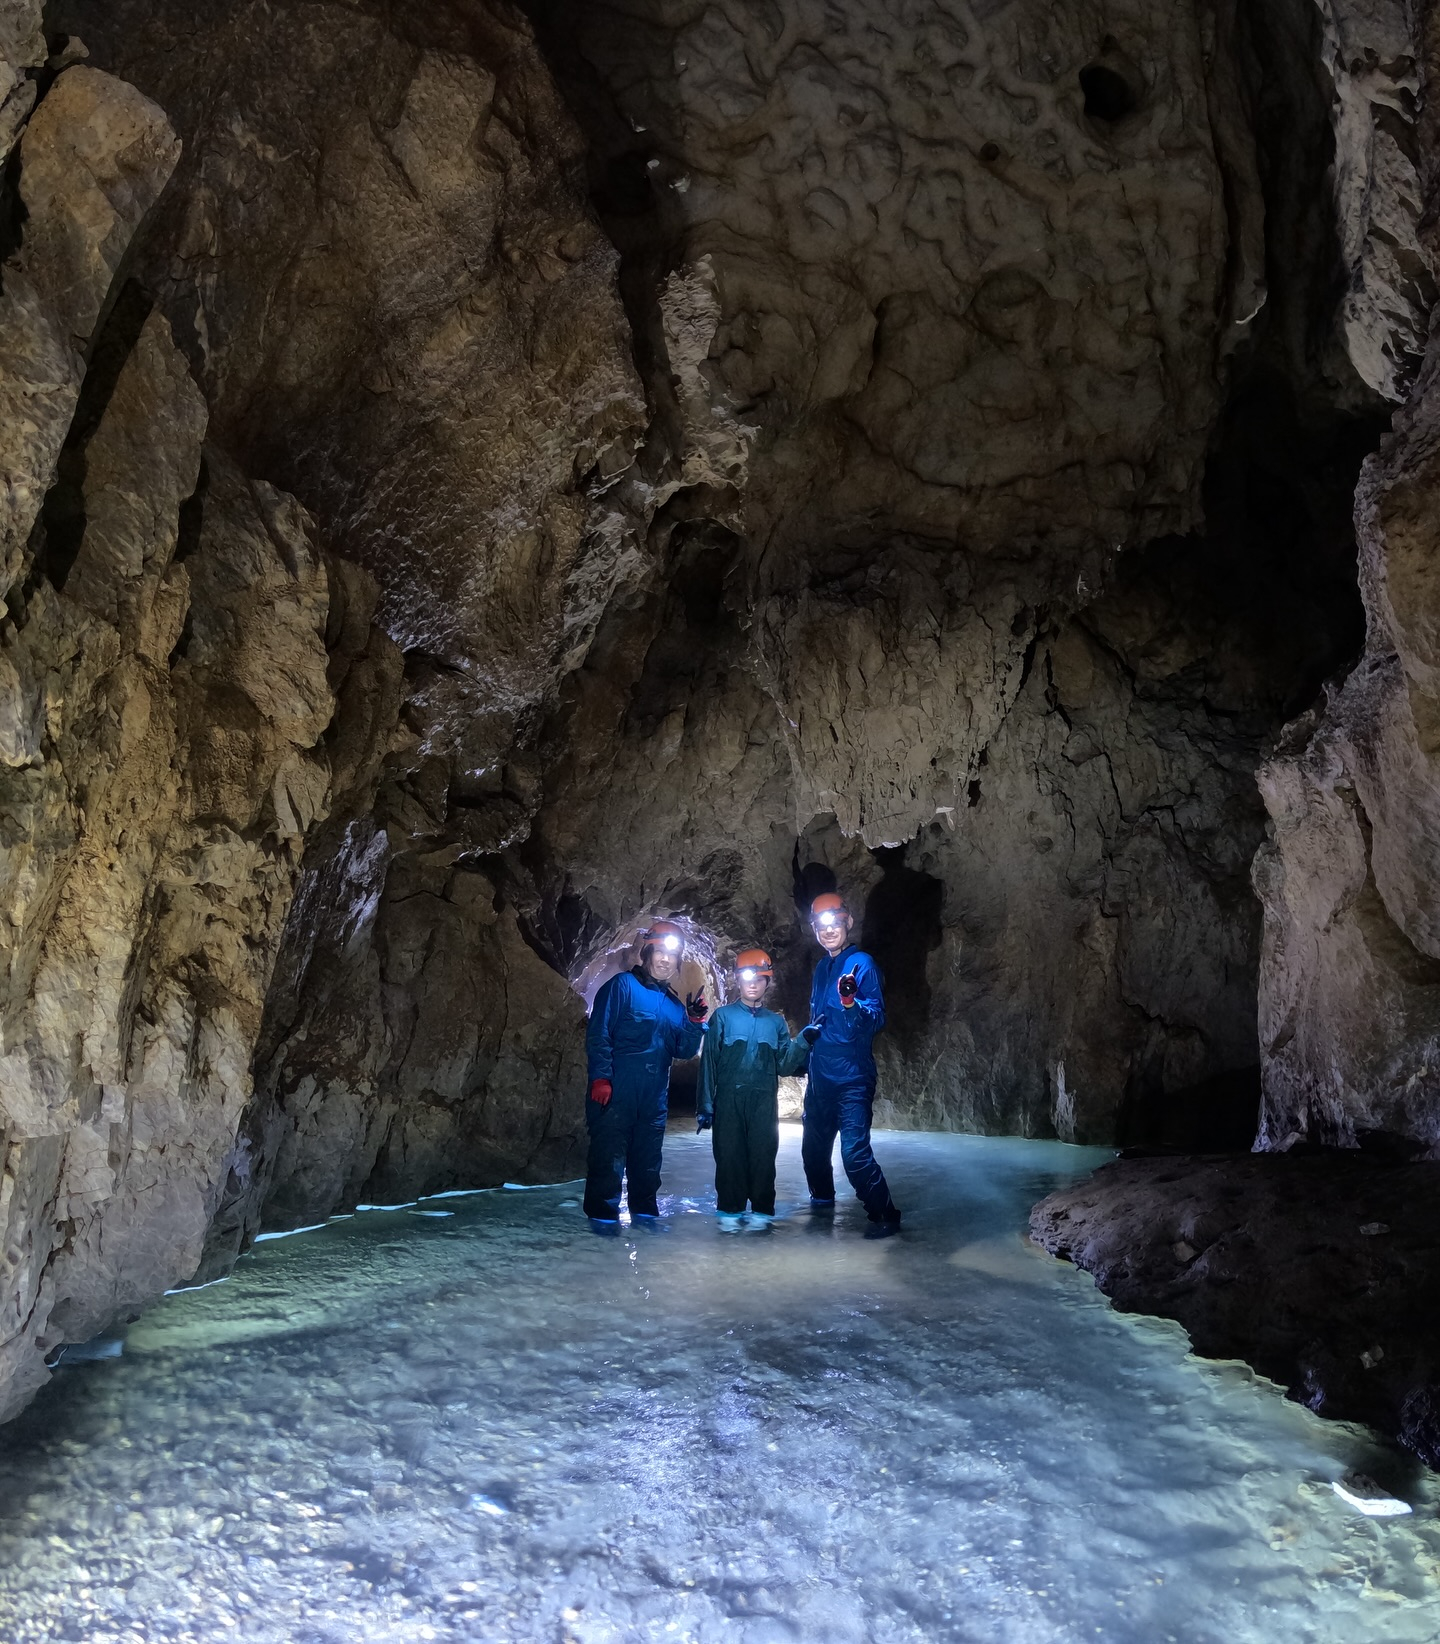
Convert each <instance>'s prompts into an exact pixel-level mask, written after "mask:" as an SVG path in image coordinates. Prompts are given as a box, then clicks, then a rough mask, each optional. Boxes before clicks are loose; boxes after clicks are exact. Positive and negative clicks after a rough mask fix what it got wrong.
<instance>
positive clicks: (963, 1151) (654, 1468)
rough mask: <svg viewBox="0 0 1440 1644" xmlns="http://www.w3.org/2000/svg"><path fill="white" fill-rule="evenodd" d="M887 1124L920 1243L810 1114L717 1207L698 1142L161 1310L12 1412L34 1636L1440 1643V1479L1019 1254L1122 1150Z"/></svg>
mask: <svg viewBox="0 0 1440 1644" xmlns="http://www.w3.org/2000/svg"><path fill="white" fill-rule="evenodd" d="M878 1145H879V1147H880V1149H881V1151H882V1153H883V1156H884V1158H885V1161H886V1167H887V1169H888V1170H889V1171H891V1173H892V1176H893V1178H894V1180H895V1181H896V1184H897V1191H898V1190H903V1192H904V1195H905V1202H906V1204H907V1207H909V1206H912V1205H913V1206H914V1208H915V1210H916V1212H917V1214H916V1217H915V1226H914V1227H913V1228H907V1231H906V1233H905V1234H904V1235H903V1236H902V1238H901V1239H899V1240H889V1241H882V1242H869V1241H867V1240H865V1239H864V1238H863V1236H862V1232H863V1228H864V1226H865V1223H864V1220H863V1212H862V1211H861V1210H860V1209H859V1207H858V1206H856V1205H854V1204H850V1203H846V1204H843V1205H842V1206H841V1207H840V1209H839V1211H838V1212H837V1213H835V1214H834V1215H833V1216H830V1217H825V1218H822V1219H819V1220H813V1219H812V1218H811V1217H810V1216H809V1215H808V1213H802V1212H801V1211H800V1210H799V1209H798V1206H799V1204H800V1203H802V1202H803V1193H804V1187H803V1178H802V1175H801V1171H800V1163H799V1157H798V1154H799V1147H798V1136H797V1133H796V1130H795V1128H794V1127H786V1130H785V1135H784V1140H783V1143H782V1149H781V1158H780V1208H781V1211H782V1220H781V1221H780V1222H779V1223H778V1224H777V1225H776V1226H775V1227H774V1228H773V1229H771V1230H770V1231H768V1232H765V1233H746V1234H742V1235H740V1236H739V1237H735V1236H728V1237H727V1236H722V1235H721V1234H720V1233H718V1232H717V1230H716V1227H715V1223H714V1218H713V1216H712V1215H711V1214H710V1210H711V1208H712V1206H713V1197H712V1196H711V1195H710V1192H709V1186H710V1175H711V1161H710V1152H709V1147H708V1145H707V1142H706V1139H705V1138H702V1137H696V1136H693V1135H685V1134H680V1133H679V1131H678V1129H677V1130H676V1131H672V1134H671V1136H670V1138H669V1140H668V1142H667V1152H666V1167H665V1175H666V1184H665V1192H664V1195H663V1196H662V1199H661V1206H662V1210H663V1212H664V1220H663V1221H662V1222H661V1224H660V1226H659V1228H658V1229H657V1230H655V1231H646V1230H644V1229H642V1228H632V1227H630V1226H629V1225H628V1224H627V1225H625V1226H623V1227H622V1229H621V1232H620V1233H619V1235H618V1236H615V1237H612V1238H604V1239H601V1238H596V1237H594V1236H593V1235H591V1234H590V1233H589V1232H588V1230H587V1229H586V1226H585V1224H584V1222H583V1221H582V1220H581V1218H580V1216H579V1213H578V1209H577V1206H576V1185H575V1184H559V1185H556V1186H550V1187H539V1188H528V1189H495V1190H490V1191H486V1192H481V1193H475V1194H452V1195H445V1196H442V1197H438V1198H431V1199H425V1200H421V1201H420V1202H418V1203H416V1204H414V1205H410V1206H405V1207H400V1208H395V1209H390V1210H383V1211H381V1210H376V1211H368V1212H361V1213H358V1214H356V1215H353V1216H348V1217H340V1218H336V1219H334V1220H332V1221H331V1222H329V1223H328V1224H326V1225H325V1226H323V1227H321V1228H319V1229H318V1230H314V1231H311V1232H306V1233H303V1234H301V1235H299V1236H294V1237H279V1238H276V1239H273V1240H271V1241H269V1242H267V1243H265V1244H264V1245H261V1246H260V1247H258V1248H257V1250H256V1251H254V1252H253V1253H252V1254H251V1255H249V1256H247V1257H245V1258H243V1259H242V1260H241V1262H240V1264H239V1265H238V1266H237V1268H236V1269H235V1272H234V1274H233V1276H232V1277H231V1278H230V1279H229V1280H228V1281H226V1282H224V1283H221V1284H216V1285H211V1286H209V1287H207V1288H205V1289H201V1290H194V1291H188V1292H185V1293H182V1294H177V1295H173V1296H171V1297H169V1298H168V1299H167V1300H166V1301H165V1302H163V1303H162V1304H161V1305H159V1306H158V1307H156V1308H155V1309H154V1310H152V1311H151V1312H150V1313H148V1314H147V1315H146V1316H145V1318H144V1319H142V1320H141V1321H140V1322H139V1323H138V1324H136V1325H134V1326H132V1327H131V1329H130V1330H129V1332H128V1336H127V1338H126V1340H125V1344H124V1351H123V1354H121V1355H119V1356H111V1357H108V1358H104V1359H99V1360H96V1361H93V1362H89V1363H83V1364H79V1365H76V1366H75V1367H74V1368H73V1369H67V1370H64V1371H62V1372H61V1374H60V1376H59V1377H58V1378H57V1381H56V1382H55V1383H54V1384H53V1385H52V1386H51V1387H49V1388H48V1389H46V1390H45V1391H44V1392H43V1393H42V1395H41V1396H40V1398H39V1399H38V1401H37V1402H36V1404H35V1405H34V1406H33V1407H32V1408H31V1410H30V1411H29V1412H28V1413H27V1414H26V1415H24V1416H23V1417H21V1418H20V1420H19V1421H18V1422H17V1423H16V1424H15V1425H14V1426H13V1427H12V1428H10V1429H9V1430H8V1432H7V1443H6V1446H5V1449H4V1451H3V1453H0V1619H3V1622H4V1628H3V1630H4V1633H5V1636H6V1638H7V1639H10V1640H13V1641H14V1644H39V1641H40V1640H45V1639H51V1638H55V1637H58V1636H64V1637H83V1638H87V1639H93V1640H99V1639H101V1638H102V1637H111V1638H119V1637H122V1636H143V1637H148V1638H184V1639H189V1640H192V1641H194V1644H210V1641H212V1640H218V1639H222V1638H234V1637H243V1638H245V1639H246V1640H248V1641H251V1644H295V1641H296V1640H298V1639H305V1640H311V1639H314V1640H321V1639H327V1640H328V1639H339V1638H342V1637H343V1638H364V1639H366V1640H371V1641H377V1644H400V1641H402V1640H403V1641H407V1644H408V1641H418V1640H427V1641H428V1640H431V1639H437V1638H439V1639H454V1640H473V1639H479V1638H484V1639H485V1640H486V1641H487V1644H533V1641H534V1640H536V1639H541V1638H561V1639H571V1640H584V1641H587V1644H600V1641H602V1640H614V1641H619V1640H629V1639H651V1638H655V1639H664V1638H676V1639H682V1640H691V1641H693V1644H698V1641H700V1640H711V1639H722V1638H723V1639H737V1640H740V1641H742V1644H764V1641H769V1640H780V1639H785V1640H791V1641H800V1644H820V1641H822V1640H823V1641H824V1644H834V1641H836V1640H841V1641H848V1644H860V1641H861V1640H866V1639H877V1638H884V1639H887V1640H892V1641H895V1644H922V1641H923V1644H935V1641H937V1640H944V1641H955V1644H978V1641H979V1640H982V1639H983V1640H987V1641H989V1640H994V1639H1014V1640H1021V1639H1023V1640H1025V1641H1026V1644H1074V1641H1075V1640H1076V1639H1080V1638H1104V1639H1108V1640H1111V1641H1115V1644H1197V1641H1200V1640H1207V1639H1214V1638H1224V1639H1226V1640H1228V1641H1230V1644H1262V1641H1263V1644H1269V1641H1270V1640H1272V1639H1275V1638H1305V1639H1307V1640H1310V1641H1311V1644H1351V1641H1352V1640H1354V1639H1356V1638H1365V1639H1367V1640H1370V1641H1372V1644H1429V1640H1431V1639H1432V1638H1433V1605H1432V1603H1431V1598H1430V1594H1431V1591H1432V1589H1430V1588H1429V1587H1428V1586H1427V1584H1426V1582H1427V1577H1426V1571H1427V1569H1428V1568H1430V1567H1431V1565H1432V1564H1433V1560H1434V1557H1435V1553H1436V1545H1435V1530H1434V1521H1433V1511H1432V1513H1431V1515H1430V1516H1425V1515H1424V1513H1423V1510H1424V1509H1432V1510H1433V1507H1435V1506H1437V1505H1440V1495H1437V1486H1436V1483H1435V1480H1434V1478H1433V1477H1431V1476H1429V1475H1424V1476H1422V1474H1421V1470H1420V1469H1419V1468H1418V1467H1416V1466H1410V1467H1407V1465H1406V1464H1405V1463H1404V1462H1403V1461H1401V1460H1400V1459H1399V1458H1397V1457H1396V1456H1395V1455H1394V1454H1392V1453H1389V1452H1386V1451H1384V1450H1382V1449H1381V1448H1380V1447H1379V1446H1378V1445H1376V1444H1375V1443H1374V1442H1373V1441H1372V1440H1370V1439H1369V1438H1367V1437H1366V1436H1365V1435H1364V1434H1363V1432H1361V1431H1360V1430H1359V1429H1357V1428H1353V1427H1348V1426H1344V1425H1341V1424H1336V1423H1328V1422H1323V1421H1321V1420H1320V1419H1319V1418H1318V1417H1316V1416H1313V1415H1312V1414H1311V1413H1310V1412H1309V1411H1307V1410H1305V1409H1303V1408H1302V1407H1300V1406H1299V1405H1296V1404H1292V1403H1287V1402H1286V1401H1284V1400H1283V1399H1282V1398H1281V1397H1280V1394H1279V1392H1278V1390H1277V1389H1275V1388H1274V1387H1273V1386H1272V1385H1271V1384H1269V1383H1266V1382H1263V1381H1261V1380H1258V1379H1257V1378H1255V1377H1253V1376H1252V1375H1251V1374H1250V1373H1249V1372H1248V1371H1246V1370H1244V1369H1243V1368H1241V1367H1239V1366H1236V1365H1233V1364H1214V1363H1208V1362H1205V1361H1200V1360H1196V1359H1195V1358H1193V1357H1192V1356H1191V1355H1189V1353H1188V1352H1187V1350H1186V1341H1185V1338H1184V1336H1183V1334H1182V1332H1181V1331H1180V1330H1179V1328H1178V1327H1176V1326H1174V1325H1167V1324H1163V1323H1157V1322H1155V1321H1149V1320H1143V1319H1138V1318H1135V1317H1127V1316H1124V1315H1120V1314H1117V1313H1115V1312H1113V1311H1112V1310H1111V1309H1110V1308H1109V1306H1108V1305H1107V1304H1106V1303H1105V1301H1104V1299H1103V1298H1102V1297H1101V1296H1100V1295H1099V1294H1098V1293H1097V1292H1096V1291H1095V1290H1094V1289H1093V1287H1092V1286H1091V1284H1090V1283H1089V1281H1088V1279H1087V1278H1086V1277H1085V1276H1084V1275H1082V1274H1081V1273H1079V1272H1077V1271H1076V1270H1075V1269H1074V1268H1072V1267H1070V1266H1069V1265H1068V1264H1065V1263H1060V1262H1055V1261H1053V1260H1051V1259H1050V1258H1048V1257H1045V1256H1043V1255H1041V1254H1039V1253H1037V1252H1036V1250H1035V1249H1034V1247H1033V1246H1029V1245H1028V1244H1027V1243H1026V1242H1025V1241H1024V1240H1023V1239H1022V1237H1021V1233H1022V1229H1023V1228H1024V1225H1025V1220H1026V1215H1027V1212H1028V1209H1029V1206H1030V1205H1031V1204H1032V1202H1033V1201H1034V1200H1035V1199H1036V1198H1037V1197H1038V1196H1040V1195H1042V1194H1044V1193H1046V1192H1048V1191H1051V1190H1052V1189H1054V1188H1056V1187H1059V1186H1062V1185H1064V1184H1066V1183H1068V1182H1072V1181H1076V1180H1078V1179H1079V1178H1081V1177H1083V1176H1084V1175H1086V1174H1087V1173H1088V1172H1089V1171H1090V1170H1091V1169H1092V1168H1093V1167H1094V1165H1095V1164H1096V1163H1098V1162H1099V1160H1100V1158H1101V1157H1103V1155H1102V1154H1101V1153H1100V1152H1099V1151H1098V1150H1095V1149H1081V1148H1075V1147H1067V1146H1064V1145H1062V1144H1059V1143H1054V1142H1033V1141H1032V1142H1022V1141H1011V1140H1003V1139H997V1138H981V1137H965V1136H953V1135H952V1136H941V1135H927V1134H919V1133H913V1132H887V1133H884V1134H882V1135H881V1136H880V1137H879V1138H878ZM141 1434H143V1435H144V1442H143V1443H141V1442H137V1440H138V1436H139V1435H141ZM1355 1468H1359V1469H1360V1470H1362V1471H1365V1472H1368V1473H1370V1474H1372V1475H1374V1476H1376V1477H1378V1478H1379V1479H1380V1480H1381V1482H1382V1483H1384V1484H1385V1486H1386V1487H1387V1488H1389V1489H1392V1490H1396V1491H1398V1492H1399V1493H1401V1494H1403V1495H1405V1496H1406V1497H1407V1499H1409V1500H1411V1501H1413V1502H1415V1503H1416V1505H1417V1506H1419V1507H1420V1508H1422V1512H1421V1513H1417V1514H1415V1515H1414V1516H1413V1517H1411V1518H1408V1519H1404V1520H1394V1521H1390V1522H1388V1523H1384V1524H1377V1523H1376V1522H1374V1521H1371V1520H1368V1519H1363V1518H1360V1517H1358V1516H1357V1515H1356V1514H1355V1513H1354V1512H1353V1511H1352V1510H1351V1509H1350V1508H1348V1507H1347V1506H1345V1504H1344V1503H1343V1502H1342V1501H1341V1500H1339V1498H1337V1496H1336V1495H1335V1494H1334V1493H1333V1491H1332V1489H1331V1488H1330V1486H1331V1482H1332V1481H1333V1480H1335V1479H1337V1478H1340V1477H1341V1476H1343V1475H1344V1474H1345V1473H1347V1472H1348V1471H1350V1470H1352V1469H1355ZM1376 1592H1383V1593H1385V1595H1386V1601H1385V1602H1384V1603H1376V1602H1375V1601H1374V1598H1373V1594H1375V1593H1376ZM57 1629H59V1630H57Z"/></svg>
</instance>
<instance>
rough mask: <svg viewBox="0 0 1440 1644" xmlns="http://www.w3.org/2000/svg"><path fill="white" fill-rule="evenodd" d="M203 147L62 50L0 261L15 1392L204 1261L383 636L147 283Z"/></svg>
mask: <svg viewBox="0 0 1440 1644" xmlns="http://www.w3.org/2000/svg"><path fill="white" fill-rule="evenodd" d="M49 61H50V68H49V70H48V71H47V73H49V74H51V75H53V74H54V73H55V59H54V58H53V57H52V58H51V59H50V60H49ZM28 66H30V67H32V68H33V67H35V66H36V65H35V64H34V63H33V62H32V63H31V64H30V65H28ZM36 83H37V82H36V81H34V80H32V81H31V86H32V91H33V88H34V86H35V84H36ZM178 154H179V142H178V140H177V138H176V136H175V133H174V131H173V129H172V128H171V127H170V125H169V123H168V121H167V120H166V118H165V116H164V114H163V113H162V111H161V110H160V109H159V108H158V107H157V106H156V105H155V104H154V103H152V102H151V101H149V100H148V99H147V98H145V97H144V96H143V95H142V94H141V93H139V92H138V91H137V90H136V89H135V88H134V87H133V86H130V85H127V84H125V83H124V82H123V81H120V80H117V79H115V78H113V77H112V76H110V75H107V74H104V73H100V72H98V71H96V70H95V69H93V68H91V67H88V66H85V65H84V64H83V63H81V64H79V65H78V66H65V65H63V64H62V65H61V67H60V71H59V73H58V77H56V78H54V79H53V83H50V84H49V85H48V88H47V89H45V92H44V95H43V96H42V97H41V98H40V100H39V102H38V104H37V105H36V107H35V112H34V114H33V115H32V117H31V118H30V120H29V123H28V124H27V125H26V126H25V128H24V131H23V133H22V135H21V138H20V142H19V152H18V156H17V158H18V185H17V186H18V195H19V201H18V203H19V208H20V209H19V213H18V217H19V243H18V245H17V246H15V248H14V249H13V250H12V252H11V255H10V257H9V258H8V259H7V261H6V262H5V265H4V268H3V271H0V274H3V298H0V302H3V318H0V327H3V338H4V341H3V348H4V367H3V372H0V381H3V384H4V393H5V395H6V397H7V404H6V405H5V407H4V413H5V414H4V415H3V416H0V441H3V442H4V443H3V453H4V456H3V461H4V469H5V474H6V479H7V487H6V491H5V498H4V506H5V518H4V529H5V556H6V558H5V573H6V579H5V590H4V603H5V614H4V620H3V625H0V688H3V706H0V725H3V733H0V908H3V912H4V919H3V923H0V958H3V992H0V1125H3V1131H0V1149H3V1170H4V1175H3V1188H0V1222H3V1228H4V1241H3V1252H4V1254H3V1283H4V1293H5V1304H4V1313H3V1315H0V1416H3V1415H4V1414H8V1413H10V1412H11V1411H13V1410H14V1409H15V1408H17V1407H18V1405H19V1404H20V1403H22V1402H23V1401H24V1400H25V1399H26V1398H27V1397H28V1396H29V1395H30V1394H31V1393H32V1392H33V1391H34V1389H35V1387H36V1386H37V1385H39V1383H40V1382H41V1381H42V1380H43V1379H44V1377H45V1374H46V1370H45V1362H46V1355H47V1353H48V1352H49V1351H50V1350H51V1349H53V1348H55V1347H57V1346H58V1345H59V1344H60V1343H61V1342H64V1341H79V1340H85V1339H86V1338H88V1337H89V1336H91V1335H92V1334H94V1333H95V1332H96V1331H97V1330H99V1329H101V1328H103V1327H105V1326H107V1325H109V1324H110V1323H112V1322H113V1321H114V1320H115V1319H117V1318H123V1317H129V1316H133V1315H134V1313H135V1312H136V1311H138V1310H139V1309H140V1308H142V1307H143V1306H144V1305H146V1304H147V1303H148V1302H150V1301H152V1300H153V1299H154V1298H155V1297H156V1296H158V1295H159V1294H160V1293H161V1292H162V1291H163V1290H164V1289H166V1288H167V1287H168V1286H170V1285H173V1284H175V1283H177V1282H181V1281H183V1280H185V1279H187V1278H188V1277H189V1276H190V1275H191V1274H192V1273H193V1272H194V1270H195V1268H196V1266H197V1264H198V1262H199V1260H200V1255H201V1251H202V1248H203V1244H204V1239H205V1235H206V1230H207V1228H208V1226H209V1223H210V1220H211V1218H212V1216H213V1214H214V1212H215V1209H216V1206H217V1204H218V1202H219V1197H220V1191H221V1188H222V1186H223V1184H224V1181H225V1176H226V1160H227V1157H228V1155H229V1153H230V1150H231V1148H232V1146H233V1143H234V1139H235V1133H236V1128H237V1125H238V1123H239V1120H240V1115H241V1112H242V1110H243V1109H244V1106H245V1103H246V1100H247V1097H248V1095H249V1093H250V1090H251V1071H250V1070H251V1059H252V1055H253V1052H254V1048H255V1044H256V1040H257V1038H258V1036H259V1031H260V1025H261V1017H262V1013H263V1008H264V1001H265V997H266V992H267V989H268V986H269V983H270V976H271V970H272V967H273V964H274V960H275V955H276V952H277V951H278V948H279V945H280V935H281V931H282V928H283V926H284V922H285V918H286V914H287V912H288V910H289V904H290V897H291V893H292V890H293V887H294V884H295V879H296V874H297V870H298V866H299V862H300V858H301V854H302V851H303V847H304V842H305V838H306V836H307V834H309V833H310V832H311V831H312V830H313V828H314V826H315V824H316V823H317V821H319V820H320V819H322V818H323V817H324V815H325V814H326V809H327V806H328V804H329V801H330V796H331V787H332V777H333V776H334V775H336V774H337V771H338V774H342V775H343V769H344V755H345V748H346V745H347V742H348V741H353V739H354V737H355V735H356V734H357V731H358V730H359V727H358V726H357V725H356V724H354V723H352V721H353V719H354V716H353V715H350V716H347V715H345V714H343V713H342V714H340V715H339V716H337V699H336V690H337V688H341V687H342V686H343V685H344V683H345V682H346V678H347V676H348V675H351V674H354V673H355V672H357V671H360V670H363V668H364V667H365V665H366V653H367V651H368V650H369V649H370V648H371V640H370V615H371V612H372V611H373V608H374V605H375V601H376V597H377V590H376V588H375V586H374V584H373V582H369V581H368V579H366V578H365V577H364V575H363V573H359V572H356V571H353V570H351V569H349V568H345V567H341V566H340V565H339V564H338V562H333V561H331V562H328V563H327V557H326V554H325V552H324V550H323V548H322V547H321V545H320V544H319V542H318V540H317V538H316V536H315V532H314V527H313V522H312V521H311V520H310V518H309V517H308V516H307V515H306V513H305V511H304V509H303V508H301V507H300V505H299V504H298V503H297V502H296V501H295V499H294V498H293V497H290V496H288V495H287V494H285V493H284V492H281V491H278V490H276V489H275V488H274V487H273V486H271V485H268V484H266V483H264V482H261V481H256V480H252V479H249V478H247V477H246V476H245V475H244V474H243V473H242V472H241V471H240V470H239V469H238V468H237V467H236V465H235V464H234V463H233V461H231V459H230V458H229V457H227V456H226V455H225V454H224V453H223V452H222V451H221V450H220V449H218V448H216V447H214V446H210V447H207V446H206V445H205V440H206V433H207V423H208V416H207V410H206V405H205V401H204V398H203V397H202V395H201V392H200V390H199V388H198V387H197V385H196V383H195V381H194V380H193V378H192V376H191V374H190V372H189V370H188V368H187V366H186V362H185V359H184V357H183V355H182V354H181V353H180V351H179V350H178V349H177V348H176V346H175V344H174V342H173V340H172V337H171V333H170V327H169V325H168V323H167V321H166V319H165V318H164V316H163V315H162V314H161V313H160V312H159V311H158V310H157V309H155V308H154V307H153V305H152V303H151V302H150V300H149V298H148V296H147V295H146V293H145V292H144V291H143V290H142V289H141V288H140V287H139V286H137V285H136V284H134V283H133V282H127V281H126V278H125V270H126V269H127V267H129V266H130V265H131V263H132V261H133V253H134V245H135V240H136V236H137V235H139V234H140V233H142V232H143V230H144V226H145V223H146V219H147V217H148V215H149V213H150V212H151V211H152V209H153V207H154V205H155V203H156V201H157V199H158V197H159V195H160V193H161V191H162V189H163V188H164V186H165V183H166V181H167V179H168V178H169V176H170V175H171V173H172V171H173V169H174V167H175V164H176V160H177V158H178ZM337 585H343V587H344V588H345V590H346V595H347V600H348V604H347V601H346V600H340V599H337V598H336V597H334V590H335V588H336V587H337ZM347 612H348V618H349V620H348V622H347V621H341V620H339V619H340V617H341V615H342V613H347ZM394 709H395V704H394V701H393V698H392V700H391V702H390V704H389V717H388V719H387V721H386V723H385V724H384V726H383V731H382V735H383V736H384V737H388V734H389V731H390V728H391V726H392V725H393V722H394ZM332 749H333V751H334V755H335V764H334V765H332Z"/></svg>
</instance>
